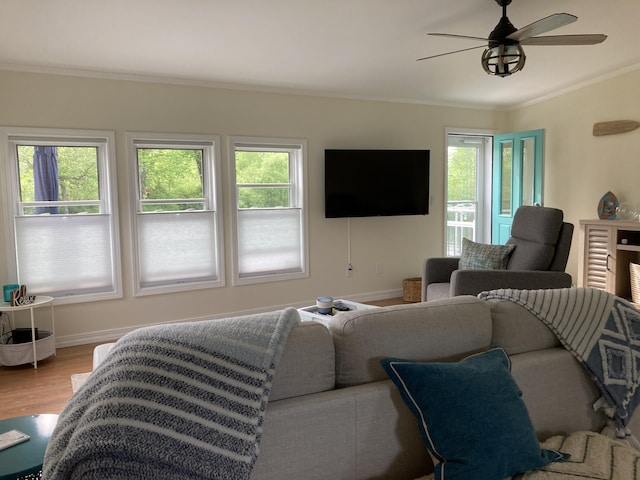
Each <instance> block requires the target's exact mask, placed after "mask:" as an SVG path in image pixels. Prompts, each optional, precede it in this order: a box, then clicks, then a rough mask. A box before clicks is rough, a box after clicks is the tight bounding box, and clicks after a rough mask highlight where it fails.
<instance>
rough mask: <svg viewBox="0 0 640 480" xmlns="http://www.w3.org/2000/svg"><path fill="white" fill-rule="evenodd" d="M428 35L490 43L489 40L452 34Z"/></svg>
mask: <svg viewBox="0 0 640 480" xmlns="http://www.w3.org/2000/svg"><path fill="white" fill-rule="evenodd" d="M427 35H432V36H434V37H450V38H462V39H466V40H480V41H485V42H488V41H489V39H488V38H484V37H471V36H468V35H454V34H452V33H427Z"/></svg>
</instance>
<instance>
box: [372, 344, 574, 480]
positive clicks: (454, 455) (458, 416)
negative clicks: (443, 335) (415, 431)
mask: <svg viewBox="0 0 640 480" xmlns="http://www.w3.org/2000/svg"><path fill="white" fill-rule="evenodd" d="M381 363H382V366H383V367H384V369H385V371H386V372H387V374H388V375H389V377H390V378H391V380H393V382H394V383H395V385H396V387H398V389H399V391H400V394H401V396H402V399H403V400H404V402H405V403H406V404H407V406H408V407H409V409H410V410H411V411H412V413H413V414H414V415H415V416H416V418H417V420H418V426H419V428H420V433H421V435H422V439H423V441H424V443H425V444H426V446H427V449H428V450H429V452H430V453H431V455H432V457H433V459H434V464H435V475H434V477H435V480H471V479H473V480H499V479H504V478H507V477H510V476H512V475H515V474H516V473H519V472H525V471H527V470H533V469H536V468H541V467H543V466H545V465H547V464H549V463H551V462H554V461H563V460H566V459H567V458H568V456H567V455H565V454H563V453H561V452H557V451H554V450H544V449H541V448H540V445H539V444H538V440H537V437H536V433H535V431H534V429H533V425H532V424H531V419H530V418H529V412H528V411H527V408H526V406H525V404H524V401H523V400H522V392H521V391H520V388H519V387H518V385H517V384H516V382H515V380H514V379H513V377H512V376H511V362H510V360H509V357H508V356H507V353H506V352H505V351H504V350H503V349H502V348H494V349H492V350H489V351H487V352H484V353H479V354H476V355H472V356H470V357H467V358H465V359H464V360H461V361H460V362H452V363H427V362H412V361H409V360H402V359H391V358H388V359H384V360H382V361H381Z"/></svg>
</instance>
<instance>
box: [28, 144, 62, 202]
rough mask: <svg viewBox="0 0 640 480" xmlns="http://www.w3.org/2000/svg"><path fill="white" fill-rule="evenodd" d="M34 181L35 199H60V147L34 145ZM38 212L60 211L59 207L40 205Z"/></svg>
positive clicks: (37, 200) (39, 200) (38, 200)
mask: <svg viewBox="0 0 640 480" xmlns="http://www.w3.org/2000/svg"><path fill="white" fill-rule="evenodd" d="M33 181H34V184H35V200H36V202H42V201H58V148H57V147H48V146H46V147H34V152H33ZM35 213H36V214H42V213H51V214H56V213H59V211H58V207H38V208H36V210H35Z"/></svg>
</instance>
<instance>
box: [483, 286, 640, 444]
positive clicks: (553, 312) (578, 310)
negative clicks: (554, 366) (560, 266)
mask: <svg viewBox="0 0 640 480" xmlns="http://www.w3.org/2000/svg"><path fill="white" fill-rule="evenodd" d="M479 297H480V298H482V299H485V300H488V299H502V300H510V301H512V302H515V303H517V304H519V305H521V306H523V307H524V308H526V309H527V310H529V311H530V312H531V313H533V314H534V315H535V316H536V317H538V318H539V319H540V320H542V321H543V322H544V323H545V324H546V325H547V326H548V327H549V328H550V329H551V330H552V331H553V332H554V333H555V334H556V335H557V336H558V338H559V340H560V342H561V343H562V344H563V345H564V347H565V348H566V349H567V350H569V351H570V352H571V353H573V355H574V356H575V357H576V358H577V359H578V360H579V361H580V362H581V364H582V365H583V367H584V368H585V369H586V370H587V372H588V373H589V374H590V376H591V378H592V379H593V381H594V382H595V383H596V385H597V386H598V388H599V389H600V392H601V394H602V398H601V399H600V400H599V401H598V402H597V404H596V405H597V406H600V407H602V409H603V411H604V413H605V414H606V415H607V416H609V417H610V418H611V419H612V420H613V421H614V422H615V423H614V424H613V425H612V428H613V429H614V430H615V435H616V436H617V437H618V438H624V437H628V440H629V443H631V444H633V445H634V446H639V444H638V443H637V440H636V439H635V437H633V436H632V435H631V432H630V431H629V429H628V428H627V424H628V423H629V421H630V420H631V415H632V414H633V411H634V410H635V408H636V406H637V405H638V403H640V390H639V389H638V386H640V311H638V310H636V309H635V308H634V307H633V305H631V304H630V303H629V302H628V301H626V300H624V299H622V298H619V297H617V296H615V295H612V294H609V293H607V292H604V291H602V290H598V289H594V288H563V289H550V290H512V289H502V290H492V291H490V292H482V293H480V294H479Z"/></svg>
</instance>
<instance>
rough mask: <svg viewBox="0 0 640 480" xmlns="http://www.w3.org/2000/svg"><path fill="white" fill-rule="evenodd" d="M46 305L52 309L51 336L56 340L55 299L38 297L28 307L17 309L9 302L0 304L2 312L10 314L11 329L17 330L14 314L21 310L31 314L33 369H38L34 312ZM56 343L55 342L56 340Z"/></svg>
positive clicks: (20, 306) (22, 306) (18, 307)
mask: <svg viewBox="0 0 640 480" xmlns="http://www.w3.org/2000/svg"><path fill="white" fill-rule="evenodd" d="M45 305H49V306H50V308H51V335H52V337H54V338H55V320H54V316H53V297H47V296H44V295H38V296H36V299H35V300H34V301H33V302H32V303H29V304H27V305H18V306H15V307H12V306H11V304H10V303H9V302H2V303H0V312H7V313H9V314H10V322H11V328H12V329H13V328H15V326H14V323H13V313H14V312H18V311H20V310H29V313H30V315H31V345H32V347H33V368H38V355H37V352H36V340H37V338H36V325H35V321H34V318H33V310H34V309H36V308H39V307H43V306H45ZM54 341H55V340H54ZM53 355H55V349H54V353H53Z"/></svg>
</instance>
